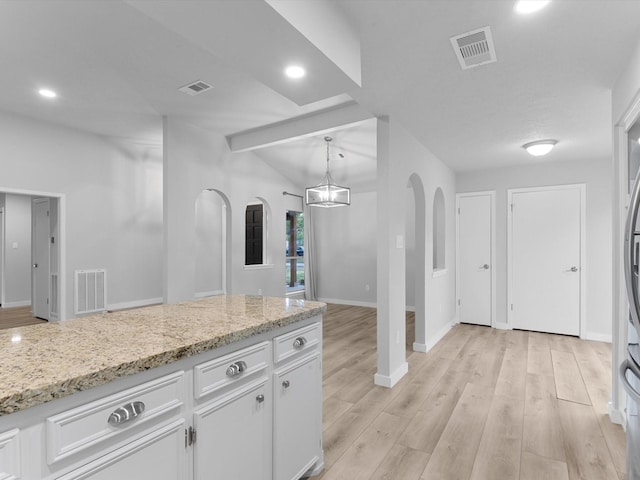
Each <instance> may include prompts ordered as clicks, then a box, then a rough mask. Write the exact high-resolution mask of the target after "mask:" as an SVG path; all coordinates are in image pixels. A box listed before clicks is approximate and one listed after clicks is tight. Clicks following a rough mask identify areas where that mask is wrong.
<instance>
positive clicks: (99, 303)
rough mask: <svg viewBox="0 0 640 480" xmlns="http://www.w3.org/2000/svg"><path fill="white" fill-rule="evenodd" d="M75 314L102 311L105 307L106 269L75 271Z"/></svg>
mask: <svg viewBox="0 0 640 480" xmlns="http://www.w3.org/2000/svg"><path fill="white" fill-rule="evenodd" d="M75 287H76V288H75V312H76V314H82V313H94V312H104V311H105V310H106V309H107V271H106V270H76V271H75Z"/></svg>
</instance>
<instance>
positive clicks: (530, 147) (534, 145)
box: [522, 140, 558, 157]
mask: <svg viewBox="0 0 640 480" xmlns="http://www.w3.org/2000/svg"><path fill="white" fill-rule="evenodd" d="M556 143H558V141H557V140H538V141H536V142H529V143H525V144H524V145H523V146H522V148H524V149H525V150H526V151H527V152H528V153H529V154H530V155H533V156H534V157H541V156H542V155H546V154H547V153H549V152H550V151H551V149H552V148H553V147H554V146H555V144H556Z"/></svg>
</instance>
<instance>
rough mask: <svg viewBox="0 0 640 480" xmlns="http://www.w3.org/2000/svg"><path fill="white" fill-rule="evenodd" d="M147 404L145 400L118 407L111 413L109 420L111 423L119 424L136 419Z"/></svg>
mask: <svg viewBox="0 0 640 480" xmlns="http://www.w3.org/2000/svg"><path fill="white" fill-rule="evenodd" d="M144 409H145V404H144V402H131V403H127V404H126V405H123V406H122V407H119V408H116V409H115V410H114V411H113V412H112V413H111V415H109V419H108V420H107V422H108V423H109V425H113V426H118V425H123V424H125V423H127V422H130V421H131V420H135V419H136V418H137V417H139V416H140V415H142V412H144Z"/></svg>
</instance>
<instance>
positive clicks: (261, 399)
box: [256, 394, 264, 403]
mask: <svg viewBox="0 0 640 480" xmlns="http://www.w3.org/2000/svg"><path fill="white" fill-rule="evenodd" d="M256 402H258V403H262V402H264V395H263V394H260V395H258V396H257V397H256Z"/></svg>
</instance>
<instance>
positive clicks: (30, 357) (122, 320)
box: [0, 295, 326, 415]
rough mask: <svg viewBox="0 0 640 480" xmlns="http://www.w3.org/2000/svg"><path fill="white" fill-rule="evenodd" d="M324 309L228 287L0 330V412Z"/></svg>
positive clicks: (210, 347) (209, 347) (294, 320)
mask: <svg viewBox="0 0 640 480" xmlns="http://www.w3.org/2000/svg"><path fill="white" fill-rule="evenodd" d="M325 311H326V305H325V304H324V303H319V302H310V301H306V300H296V299H287V298H275V297H262V296H249V295H225V296H219V297H210V298H206V299H202V300H196V301H192V302H184V303H177V304H167V305H156V306H152V307H145V308H139V309H133V310H126V311H120V312H113V313H105V314H99V315H92V316H88V317H82V318H75V319H72V320H66V321H63V322H58V323H47V324H41V325H32V326H28V327H21V328H12V329H9V330H0V345H1V348H0V415H6V414H9V413H12V412H17V411H19V410H24V409H26V408H29V407H33V406H35V405H39V404H42V403H45V402H49V401H51V400H54V399H56V398H61V397H65V396H67V395H71V394H73V393H76V392H79V391H82V390H87V389H89V388H92V387H96V386H98V385H103V384H105V383H108V382H111V381H112V380H115V379H117V378H121V377H125V376H127V375H133V374H135V373H138V372H141V371H144V370H148V369H150V368H154V367H158V366H160V365H165V364H168V363H171V362H175V361H177V360H180V359H181V358H185V357H189V356H192V355H196V354H198V353H201V352H204V351H207V350H211V349H214V348H217V347H221V346H223V345H228V344H230V343H233V342H236V341H239V340H242V339H244V338H248V337H250V336H253V335H257V334H259V333H262V332H267V331H269V330H273V329H275V328H278V327H283V326H286V325H290V324H292V323H295V322H298V321H301V320H305V319H307V318H311V317H313V316H315V315H319V314H321V313H324V312H325Z"/></svg>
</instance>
